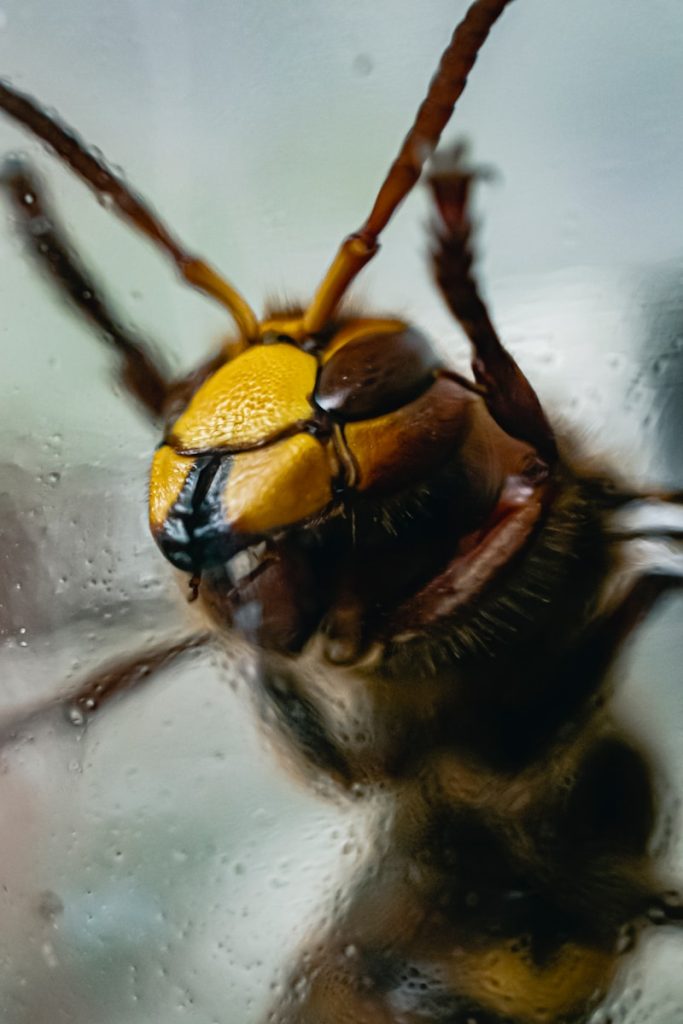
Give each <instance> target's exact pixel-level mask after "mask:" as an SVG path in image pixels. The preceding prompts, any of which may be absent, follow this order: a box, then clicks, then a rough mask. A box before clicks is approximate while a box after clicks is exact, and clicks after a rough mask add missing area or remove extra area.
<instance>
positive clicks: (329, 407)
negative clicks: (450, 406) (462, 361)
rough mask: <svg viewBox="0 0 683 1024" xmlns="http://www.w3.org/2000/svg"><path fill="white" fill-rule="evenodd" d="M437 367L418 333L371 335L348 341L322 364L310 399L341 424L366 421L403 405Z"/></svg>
mask: <svg viewBox="0 0 683 1024" xmlns="http://www.w3.org/2000/svg"><path fill="white" fill-rule="evenodd" d="M438 365H439V362H438V360H437V358H436V356H435V354H434V352H433V350H432V347H431V345H430V344H429V342H428V341H427V339H426V338H425V337H424V335H422V334H420V333H419V331H415V330H412V328H407V329H406V330H403V331H397V332H396V333H392V334H389V333H382V334H371V335H366V336H365V337H362V338H358V339H356V340H354V341H350V342H349V343H348V344H346V345H344V346H343V347H342V348H340V349H339V350H338V351H337V352H335V353H334V354H333V355H332V356H331V357H330V359H329V360H328V361H327V362H326V363H325V365H324V367H323V369H322V372H321V374H320V377H319V379H318V385H317V387H316V394H315V399H316V402H317V404H318V405H319V406H320V408H321V409H324V410H325V412H327V413H330V415H332V416H334V417H335V418H339V419H340V420H343V421H351V420H365V419H371V418H373V417H376V416H383V415H384V414H385V413H388V412H393V411H394V410H395V409H399V408H401V406H403V405H407V404H408V403H409V402H412V401H413V400H414V399H415V398H418V397H419V396H420V395H421V394H422V393H423V392H424V391H426V390H427V388H428V387H429V386H430V385H431V384H432V383H433V382H434V371H435V370H436V369H437V367H438Z"/></svg>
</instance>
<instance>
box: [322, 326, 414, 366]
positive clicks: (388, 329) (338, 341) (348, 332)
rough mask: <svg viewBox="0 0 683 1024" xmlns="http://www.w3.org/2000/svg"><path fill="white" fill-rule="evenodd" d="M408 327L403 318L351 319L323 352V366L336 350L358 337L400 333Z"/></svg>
mask: <svg viewBox="0 0 683 1024" xmlns="http://www.w3.org/2000/svg"><path fill="white" fill-rule="evenodd" d="M407 329H408V325H407V324H405V323H404V322H403V320H390V319H386V320H384V319H381V318H379V317H378V318H373V317H369V316H368V317H358V319H357V320H351V322H350V323H348V324H344V326H343V327H342V328H340V330H338V331H337V333H336V334H335V336H334V337H333V338H332V341H331V342H330V343H329V345H328V346H327V348H326V349H325V351H324V352H323V355H322V362H323V366H324V365H325V363H326V362H328V360H329V359H331V358H332V356H333V355H334V354H335V352H338V351H339V349H340V348H344V345H348V343H349V342H350V341H356V340H357V339H358V338H370V337H373V336H374V335H376V334H399V333H400V332H401V331H405V330H407Z"/></svg>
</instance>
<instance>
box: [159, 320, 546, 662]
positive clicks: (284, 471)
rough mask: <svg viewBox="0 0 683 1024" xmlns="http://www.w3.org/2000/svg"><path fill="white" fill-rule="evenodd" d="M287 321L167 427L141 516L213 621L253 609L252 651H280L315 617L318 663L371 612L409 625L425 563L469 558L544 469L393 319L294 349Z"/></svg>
mask: <svg viewBox="0 0 683 1024" xmlns="http://www.w3.org/2000/svg"><path fill="white" fill-rule="evenodd" d="M287 329H288V321H287V319H285V318H278V319H271V320H268V321H265V322H264V323H263V324H262V325H261V328H260V332H261V333H260V342H259V343H257V344H254V345H252V346H250V347H248V348H246V349H245V350H243V351H242V352H241V353H240V354H239V355H238V356H237V357H236V358H234V359H233V360H232V361H231V362H226V363H225V364H224V365H223V366H221V367H220V368H219V369H218V370H217V371H216V372H215V373H214V374H213V375H212V376H210V377H209V378H208V379H207V380H206V381H205V382H204V383H203V384H202V385H201V386H200V387H199V389H198V390H197V391H196V392H195V394H194V396H193V397H192V399H191V400H190V402H189V404H188V406H187V408H186V409H185V410H184V411H183V412H182V413H181V415H180V416H179V417H178V418H177V419H176V420H175V422H173V423H172V424H171V426H170V428H169V430H168V431H167V434H166V437H165V441H164V443H163V444H162V446H161V447H160V448H159V449H158V450H157V452H156V455H155V457H154V461H153V464H152V471H151V483H150V523H151V527H152V532H153V534H154V536H155V538H156V540H157V543H158V544H159V547H160V548H161V550H162V551H163V553H164V554H165V555H166V557H167V558H168V559H169V561H170V562H171V563H172V564H173V565H174V566H175V567H176V568H178V569H180V570H182V571H184V572H187V573H190V574H191V575H192V577H194V578H195V579H199V578H201V580H202V591H203V592H204V593H203V596H204V597H205V598H207V597H208V598H209V603H211V604H213V605H214V610H215V611H217V613H218V614H219V615H220V616H221V617H222V619H223V621H225V618H226V617H227V619H228V620H229V621H232V622H233V623H235V620H236V609H237V606H238V605H244V603H245V602H247V603H248V602H250V601H251V602H253V601H258V602H259V604H260V605H261V613H260V614H261V622H260V626H259V629H258V637H257V638H258V641H259V643H261V644H262V645H265V646H274V647H279V648H284V649H287V650H290V651H291V650H292V649H295V648H298V647H300V646H301V645H302V644H303V643H304V642H305V640H306V639H307V638H308V636H309V635H310V633H311V632H312V631H313V629H314V628H315V626H316V625H317V624H318V623H319V622H320V620H321V619H322V618H323V616H324V617H325V619H326V624H325V631H326V633H327V634H328V636H331V637H334V641H333V642H331V643H330V644H329V650H328V653H329V655H330V657H331V658H332V659H333V660H340V661H348V660H354V659H355V658H356V657H358V656H359V655H360V653H361V652H362V650H364V649H365V648H366V647H367V645H368V643H369V642H370V640H372V639H376V638H377V635H378V628H379V624H380V621H382V622H383V623H384V626H383V628H384V629H385V631H386V627H387V625H388V623H389V620H390V619H391V618H392V617H393V619H394V620H395V622H396V623H398V622H399V620H400V621H401V622H404V621H406V622H407V620H408V619H410V607H407V608H404V607H402V604H403V603H404V598H405V597H406V596H407V595H409V594H410V595H412V598H413V601H418V603H421V604H422V605H424V603H425V601H426V602H427V604H428V605H429V604H430V598H429V595H428V594H427V593H422V591H423V589H424V588H425V587H426V586H427V583H428V581H429V580H431V579H432V578H433V576H434V573H435V571H438V570H439V569H440V568H441V569H443V568H444V567H445V566H446V565H447V564H448V563H449V560H452V558H453V557H454V556H455V557H456V558H457V557H461V558H462V557H464V556H467V558H468V559H469V561H470V562H471V560H472V550H473V549H476V548H477V546H478V545H480V544H481V542H482V539H485V538H486V537H487V536H488V534H489V532H490V531H492V530H494V529H495V528H498V527H499V524H500V521H501V519H504V518H506V517H507V515H508V513H509V511H510V509H511V508H514V507H520V506H523V505H525V504H526V502H527V499H530V498H532V497H533V496H534V495H535V491H536V485H537V484H538V483H539V479H540V477H542V476H543V474H542V473H541V474H540V475H539V460H538V458H537V457H536V456H535V453H534V451H533V449H532V448H531V446H529V445H528V444H525V443H524V442H520V441H517V440H513V439H512V438H510V437H508V436H507V435H506V434H505V433H504V431H502V430H501V428H500V427H499V426H498V425H497V424H496V423H495V422H494V420H493V419H492V418H491V416H490V414H489V413H488V411H487V409H486V406H485V404H484V403H483V402H482V400H481V398H480V397H479V395H478V394H477V393H476V390H475V389H474V388H472V386H471V385H470V386H468V385H467V382H465V381H461V380H460V379H459V378H458V377H457V375H455V374H452V373H450V372H449V371H448V370H446V368H445V367H444V366H443V365H442V364H441V362H440V360H439V359H438V357H437V356H436V355H435V353H434V351H433V349H432V347H431V345H430V344H429V342H428V341H427V339H426V338H425V337H424V336H423V335H422V334H420V333H419V332H418V331H416V330H414V329H413V328H411V327H409V326H407V325H406V324H405V323H403V322H402V321H400V320H395V319H380V318H353V319H347V320H343V321H342V322H340V323H338V324H336V325H334V327H333V328H332V329H331V330H329V331H327V332H326V333H325V334H324V335H323V336H309V337H304V338H299V339H298V340H296V341H295V340H294V339H293V338H292V337H291V336H290V335H289V334H288V330H287ZM501 501H502V502H503V504H502V505H501ZM499 506H500V507H499ZM427 515H428V519H429V528H428V529H425V526H426V516H427ZM531 518H532V519H533V516H532V517H531ZM518 532H520V531H519V530H518ZM527 533H528V529H527V527H526V525H525V527H524V529H522V530H521V532H520V537H521V539H525V538H526V536H527ZM425 534H426V535H425ZM508 556H509V547H505V551H504V557H503V555H500V556H499V557H498V558H495V557H494V558H493V559H492V560H491V557H490V555H489V562H490V565H489V566H488V568H487V570H486V571H487V572H491V571H495V570H496V569H497V568H498V567H499V564H502V562H503V561H504V560H506V559H507V558H508ZM292 588H293V589H292ZM290 590H291V591H292V592H290ZM361 595H362V601H361ZM217 602H218V607H217V608H216V607H215V606H216V603H217ZM226 602H227V604H226ZM431 603H432V604H433V601H431ZM309 606H310V607H309ZM416 607H417V606H416ZM274 620H277V623H275V622H274ZM283 620H284V621H283ZM371 620H374V621H371ZM268 622H270V623H271V626H270V627H269V626H268V625H267V623H268ZM237 624H239V623H237ZM401 628H403V627H401Z"/></svg>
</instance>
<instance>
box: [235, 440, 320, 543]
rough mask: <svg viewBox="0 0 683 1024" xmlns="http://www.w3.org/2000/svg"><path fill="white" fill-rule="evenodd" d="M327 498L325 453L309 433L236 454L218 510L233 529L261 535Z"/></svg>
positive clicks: (309, 512)
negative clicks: (222, 510) (221, 508)
mask: <svg viewBox="0 0 683 1024" xmlns="http://www.w3.org/2000/svg"><path fill="white" fill-rule="evenodd" d="M331 500H332V485H331V476H330V462H329V459H328V454H327V452H326V450H325V448H323V446H322V445H321V444H320V442H319V441H316V440H315V438H313V437H311V436H310V435H309V434H295V435H294V437H288V438H286V439H285V440H284V441H278V442H277V443H276V444H272V445H269V446H268V447H267V448H260V449H258V450H257V451H253V452H243V453H242V454H241V455H236V456H235V458H234V462H233V465H232V467H231V469H230V474H229V476H228V482H227V485H226V488H225V491H224V494H223V508H224V511H225V515H226V518H227V520H228V522H229V523H230V525H231V526H232V527H234V529H235V530H237V531H238V532H239V533H266V532H267V531H269V530H274V529H277V528H278V527H280V526H289V525H291V524H292V523H296V522H298V521H299V520H301V519H307V518H308V517H309V516H312V515H314V514H315V513H316V512H319V511H321V510H322V509H323V508H325V506H326V505H327V504H329V502H330V501H331Z"/></svg>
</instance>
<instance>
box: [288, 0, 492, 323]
mask: <svg viewBox="0 0 683 1024" xmlns="http://www.w3.org/2000/svg"><path fill="white" fill-rule="evenodd" d="M509 3H511V0H475V2H474V3H473V4H472V5H471V7H470V8H469V10H468V11H467V14H466V15H465V17H464V18H463V20H462V21H461V22H460V24H459V25H458V27H457V28H456V30H455V32H454V33H453V36H452V38H451V41H450V43H449V44H448V46H447V47H446V50H445V51H444V54H443V56H442V58H441V63H440V64H439V67H438V69H437V72H436V74H435V75H434V78H433V79H432V81H431V83H430V86H429V90H428V92H427V95H426V97H425V99H424V100H423V102H422V105H421V107H420V109H419V110H418V112H417V116H416V118H415V121H414V122H413V126H412V128H411V129H410V131H409V132H408V134H407V135H406V137H405V140H404V142H403V145H402V146H401V149H400V152H399V154H398V156H397V157H396V159H395V160H394V162H393V164H392V165H391V167H390V168H389V173H388V174H387V176H386V178H385V179H384V182H383V184H382V187H381V188H380V190H379V192H378V193H377V198H376V199H375V205H374V206H373V208H372V211H371V212H370V216H369V217H368V219H367V220H366V221H365V223H364V224H363V225H362V227H361V228H359V230H358V231H354V232H353V234H351V235H349V236H348V238H345V239H344V241H343V242H342V244H341V246H340V247H339V250H338V252H337V255H336V256H335V258H334V261H333V262H332V265H331V266H330V268H329V270H328V271H327V273H326V275H325V277H324V278H323V280H322V283H321V284H320V286H319V287H318V290H317V292H316V293H315V296H314V298H313V301H312V302H311V305H310V306H309V308H308V309H307V311H306V313H305V314H304V317H303V320H302V328H303V333H305V334H315V333H316V332H317V331H319V330H321V328H322V327H323V326H324V325H325V323H326V322H327V321H328V320H329V318H330V316H331V314H332V313H333V312H334V310H335V309H336V307H337V306H338V305H339V302H340V301H341V299H342V297H343V296H344V293H345V292H346V290H347V288H348V287H349V285H350V284H351V282H352V281H353V280H354V278H355V277H356V276H357V274H358V273H359V272H360V271H361V270H362V269H363V267H364V266H365V264H366V263H368V262H369V260H371V259H372V257H373V256H374V255H375V253H376V252H377V250H378V249H379V245H378V243H377V239H378V238H379V236H380V234H381V232H382V231H383V230H384V228H385V227H386V226H387V224H388V223H389V220H390V219H391V217H392V215H393V213H394V211H395V210H396V208H397V207H398V205H399V203H400V202H401V201H402V200H403V199H404V198H405V197H406V196H407V194H408V193H409V192H410V190H411V189H412V187H413V186H414V185H415V183H416V182H417V180H418V178H419V177H420V174H421V173H422V168H423V166H424V164H425V161H426V160H427V159H428V158H429V156H430V155H431V153H432V152H433V151H434V149H435V147H436V145H437V143H438V141H439V138H440V137H441V133H442V131H443V130H444V128H445V127H446V125H447V124H448V121H449V120H450V117H451V114H452V113H453V108H454V107H455V104H456V102H457V100H458V99H459V97H460V95H461V94H462V91H463V89H464V88H465V85H466V84H467V78H468V75H469V73H470V71H471V70H472V66H473V64H474V62H475V60H476V59H477V54H478V53H479V50H480V49H481V47H482V46H483V44H484V42H485V40H486V38H487V36H488V34H489V32H490V31H491V28H492V27H493V25H494V23H495V22H496V21H497V19H498V18H499V17H500V15H501V14H502V13H503V11H504V9H505V8H506V7H507V5H508V4H509Z"/></svg>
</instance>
